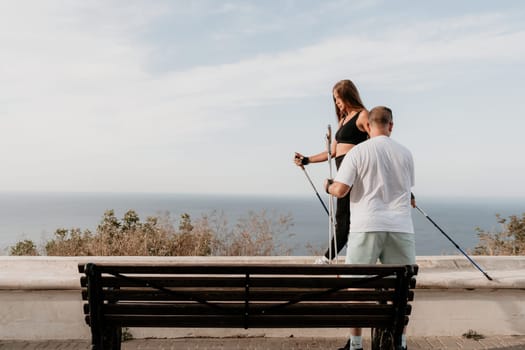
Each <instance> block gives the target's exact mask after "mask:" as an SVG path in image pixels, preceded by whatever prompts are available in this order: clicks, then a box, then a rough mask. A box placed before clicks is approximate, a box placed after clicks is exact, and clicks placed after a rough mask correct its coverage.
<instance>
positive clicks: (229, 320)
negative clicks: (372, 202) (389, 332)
mask: <svg viewBox="0 0 525 350" xmlns="http://www.w3.org/2000/svg"><path fill="white" fill-rule="evenodd" d="M106 319H107V320H108V321H110V322H112V323H114V324H116V325H118V326H121V327H137V326H140V327H198V328H206V327H213V328H216V327H220V328H244V327H245V325H246V323H245V318H244V317H243V316H233V315H202V316H201V315H191V316H189V315H182V316H142V315H141V316H133V315H123V316H121V315H115V316H113V315H107V316H106ZM407 321H408V317H406V322H407ZM392 322H393V317H391V316H384V315H376V316H372V315H366V316H361V315H328V316H326V315H325V316H322V315H315V316H310V315H299V316H296V315H277V316H273V315H264V316H258V315H250V316H249V317H248V323H247V326H248V328H290V325H291V324H293V327H294V328H333V327H342V328H346V327H348V328H350V327H389V326H390V325H391V324H392Z"/></svg>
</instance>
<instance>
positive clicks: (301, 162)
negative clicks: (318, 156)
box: [293, 152, 310, 167]
mask: <svg viewBox="0 0 525 350" xmlns="http://www.w3.org/2000/svg"><path fill="white" fill-rule="evenodd" d="M293 161H294V163H295V165H297V166H300V167H303V166H305V165H307V164H308V163H310V160H309V159H308V157H305V156H303V155H302V154H301V153H299V152H295V156H294V158H293Z"/></svg>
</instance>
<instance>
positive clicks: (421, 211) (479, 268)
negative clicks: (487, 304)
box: [416, 205, 492, 281]
mask: <svg viewBox="0 0 525 350" xmlns="http://www.w3.org/2000/svg"><path fill="white" fill-rule="evenodd" d="M416 209H417V210H419V212H420V213H421V214H423V215H424V216H425V217H426V218H427V219H428V221H430V222H431V223H433V224H434V226H436V228H437V229H438V230H439V231H440V232H441V233H442V234H443V235H445V237H447V238H448V240H449V241H450V242H452V244H454V245H455V246H456V248H458V250H459V251H460V252H461V253H463V255H465V257H466V258H467V259H468V260H469V261H470V262H471V263H472V265H474V266H475V267H476V268H477V269H478V270H479V271H480V272H481V273H482V274H484V275H485V277H487V279H488V280H489V281H492V278H491V277H490V276H489V275H488V274H487V273H486V272H485V271H483V270H482V269H481V267H479V266H478V264H476V262H475V261H474V260H472V259H471V258H470V256H468V255H467V253H465V252H464V251H463V249H461V248H460V247H459V246H458V245H457V244H456V242H454V241H453V240H452V238H450V236H449V235H447V234H446V233H445V231H443V230H442V229H441V227H439V226H438V225H437V224H436V223H435V222H434V220H432V219H431V218H430V217H429V216H428V215H427V214H426V213H425V212H424V211H423V210H421V209H420V208H419V207H418V206H417V205H416Z"/></svg>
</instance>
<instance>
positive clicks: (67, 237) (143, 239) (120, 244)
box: [10, 210, 292, 256]
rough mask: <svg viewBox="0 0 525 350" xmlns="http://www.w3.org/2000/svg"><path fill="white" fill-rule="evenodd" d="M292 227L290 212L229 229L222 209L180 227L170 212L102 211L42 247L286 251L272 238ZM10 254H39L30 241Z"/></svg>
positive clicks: (104, 252)
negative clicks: (91, 226) (91, 223)
mask: <svg viewBox="0 0 525 350" xmlns="http://www.w3.org/2000/svg"><path fill="white" fill-rule="evenodd" d="M291 225H292V219H291V217H290V216H289V215H288V216H282V215H281V216H278V217H277V219H276V220H273V219H272V218H269V217H268V216H267V214H266V212H265V211H263V212H262V213H260V214H257V213H254V212H250V213H249V214H248V216H247V217H244V218H241V219H240V220H239V222H238V223H237V224H236V225H235V226H234V227H233V228H230V227H229V225H228V221H227V220H226V218H225V216H224V214H223V213H221V214H219V213H217V212H212V214H211V215H204V216H202V218H200V219H199V220H196V221H195V223H193V222H192V221H191V217H190V215H188V214H182V215H181V216H180V220H179V224H178V227H177V225H176V223H175V221H174V220H172V218H171V217H170V214H169V213H168V212H166V213H163V214H161V215H159V216H154V217H148V218H146V220H145V221H143V222H142V221H141V220H140V218H139V216H138V215H137V213H136V212H135V211H133V210H129V211H128V212H126V213H125V214H124V216H123V218H122V219H119V218H117V217H116V216H115V212H114V211H113V210H108V211H106V212H105V213H104V215H103V217H102V220H101V222H100V224H99V225H98V227H97V230H96V232H95V233H92V232H91V231H89V230H84V231H82V230H81V229H79V228H71V229H65V228H60V229H57V230H56V231H55V234H54V238H53V239H51V240H49V241H48V242H47V243H46V244H45V247H44V250H45V254H46V255H49V256H204V255H272V254H290V251H291V248H285V246H283V245H280V243H279V242H278V241H277V239H276V237H277V236H278V235H281V234H283V233H284V232H286V230H288V228H289V227H290V226H291ZM10 255H38V251H37V249H36V246H35V245H34V243H33V242H32V241H30V240H26V241H24V242H19V243H18V244H17V245H15V246H14V247H11V250H10Z"/></svg>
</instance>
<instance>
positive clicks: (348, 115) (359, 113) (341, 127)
mask: <svg viewBox="0 0 525 350" xmlns="http://www.w3.org/2000/svg"><path fill="white" fill-rule="evenodd" d="M332 94H333V99H334V105H335V114H336V115H337V124H338V129H337V132H336V134H335V140H334V141H333V143H332V150H331V154H332V156H333V157H335V165H336V168H337V169H339V165H340V164H341V162H342V161H343V158H344V156H345V154H346V153H347V152H348V151H350V150H351V149H352V147H354V146H355V145H357V144H359V143H361V142H363V141H365V140H366V139H367V138H368V132H369V129H368V111H367V110H366V108H365V106H364V105H363V102H362V101H361V97H360V96H359V91H358V90H357V88H356V86H355V85H354V83H352V82H351V81H350V80H341V81H340V82H338V83H337V84H335V86H334V88H333V89H332ZM327 160H328V152H327V151H323V152H321V153H318V154H316V155H313V156H309V157H306V156H303V155H302V154H300V153H298V152H296V153H295V157H294V161H295V164H296V165H298V166H304V165H307V164H310V163H319V162H325V161H327ZM335 223H336V224H335V226H336V227H335V242H334V239H332V243H331V244H332V252H335V251H337V252H338V253H339V252H340V251H341V249H343V247H344V246H345V244H346V242H347V240H348V232H349V230H350V194H347V195H346V196H345V197H343V198H338V199H337V209H336V214H335ZM334 244H336V247H337V248H336V247H334ZM335 249H337V250H335ZM329 251H330V250H329V249H327V250H326V253H325V254H324V256H323V257H321V258H319V259H317V260H316V263H318V264H327V263H329V260H328V257H329ZM332 255H333V256H332V258H333V257H334V256H335V255H336V254H335V253H332Z"/></svg>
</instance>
